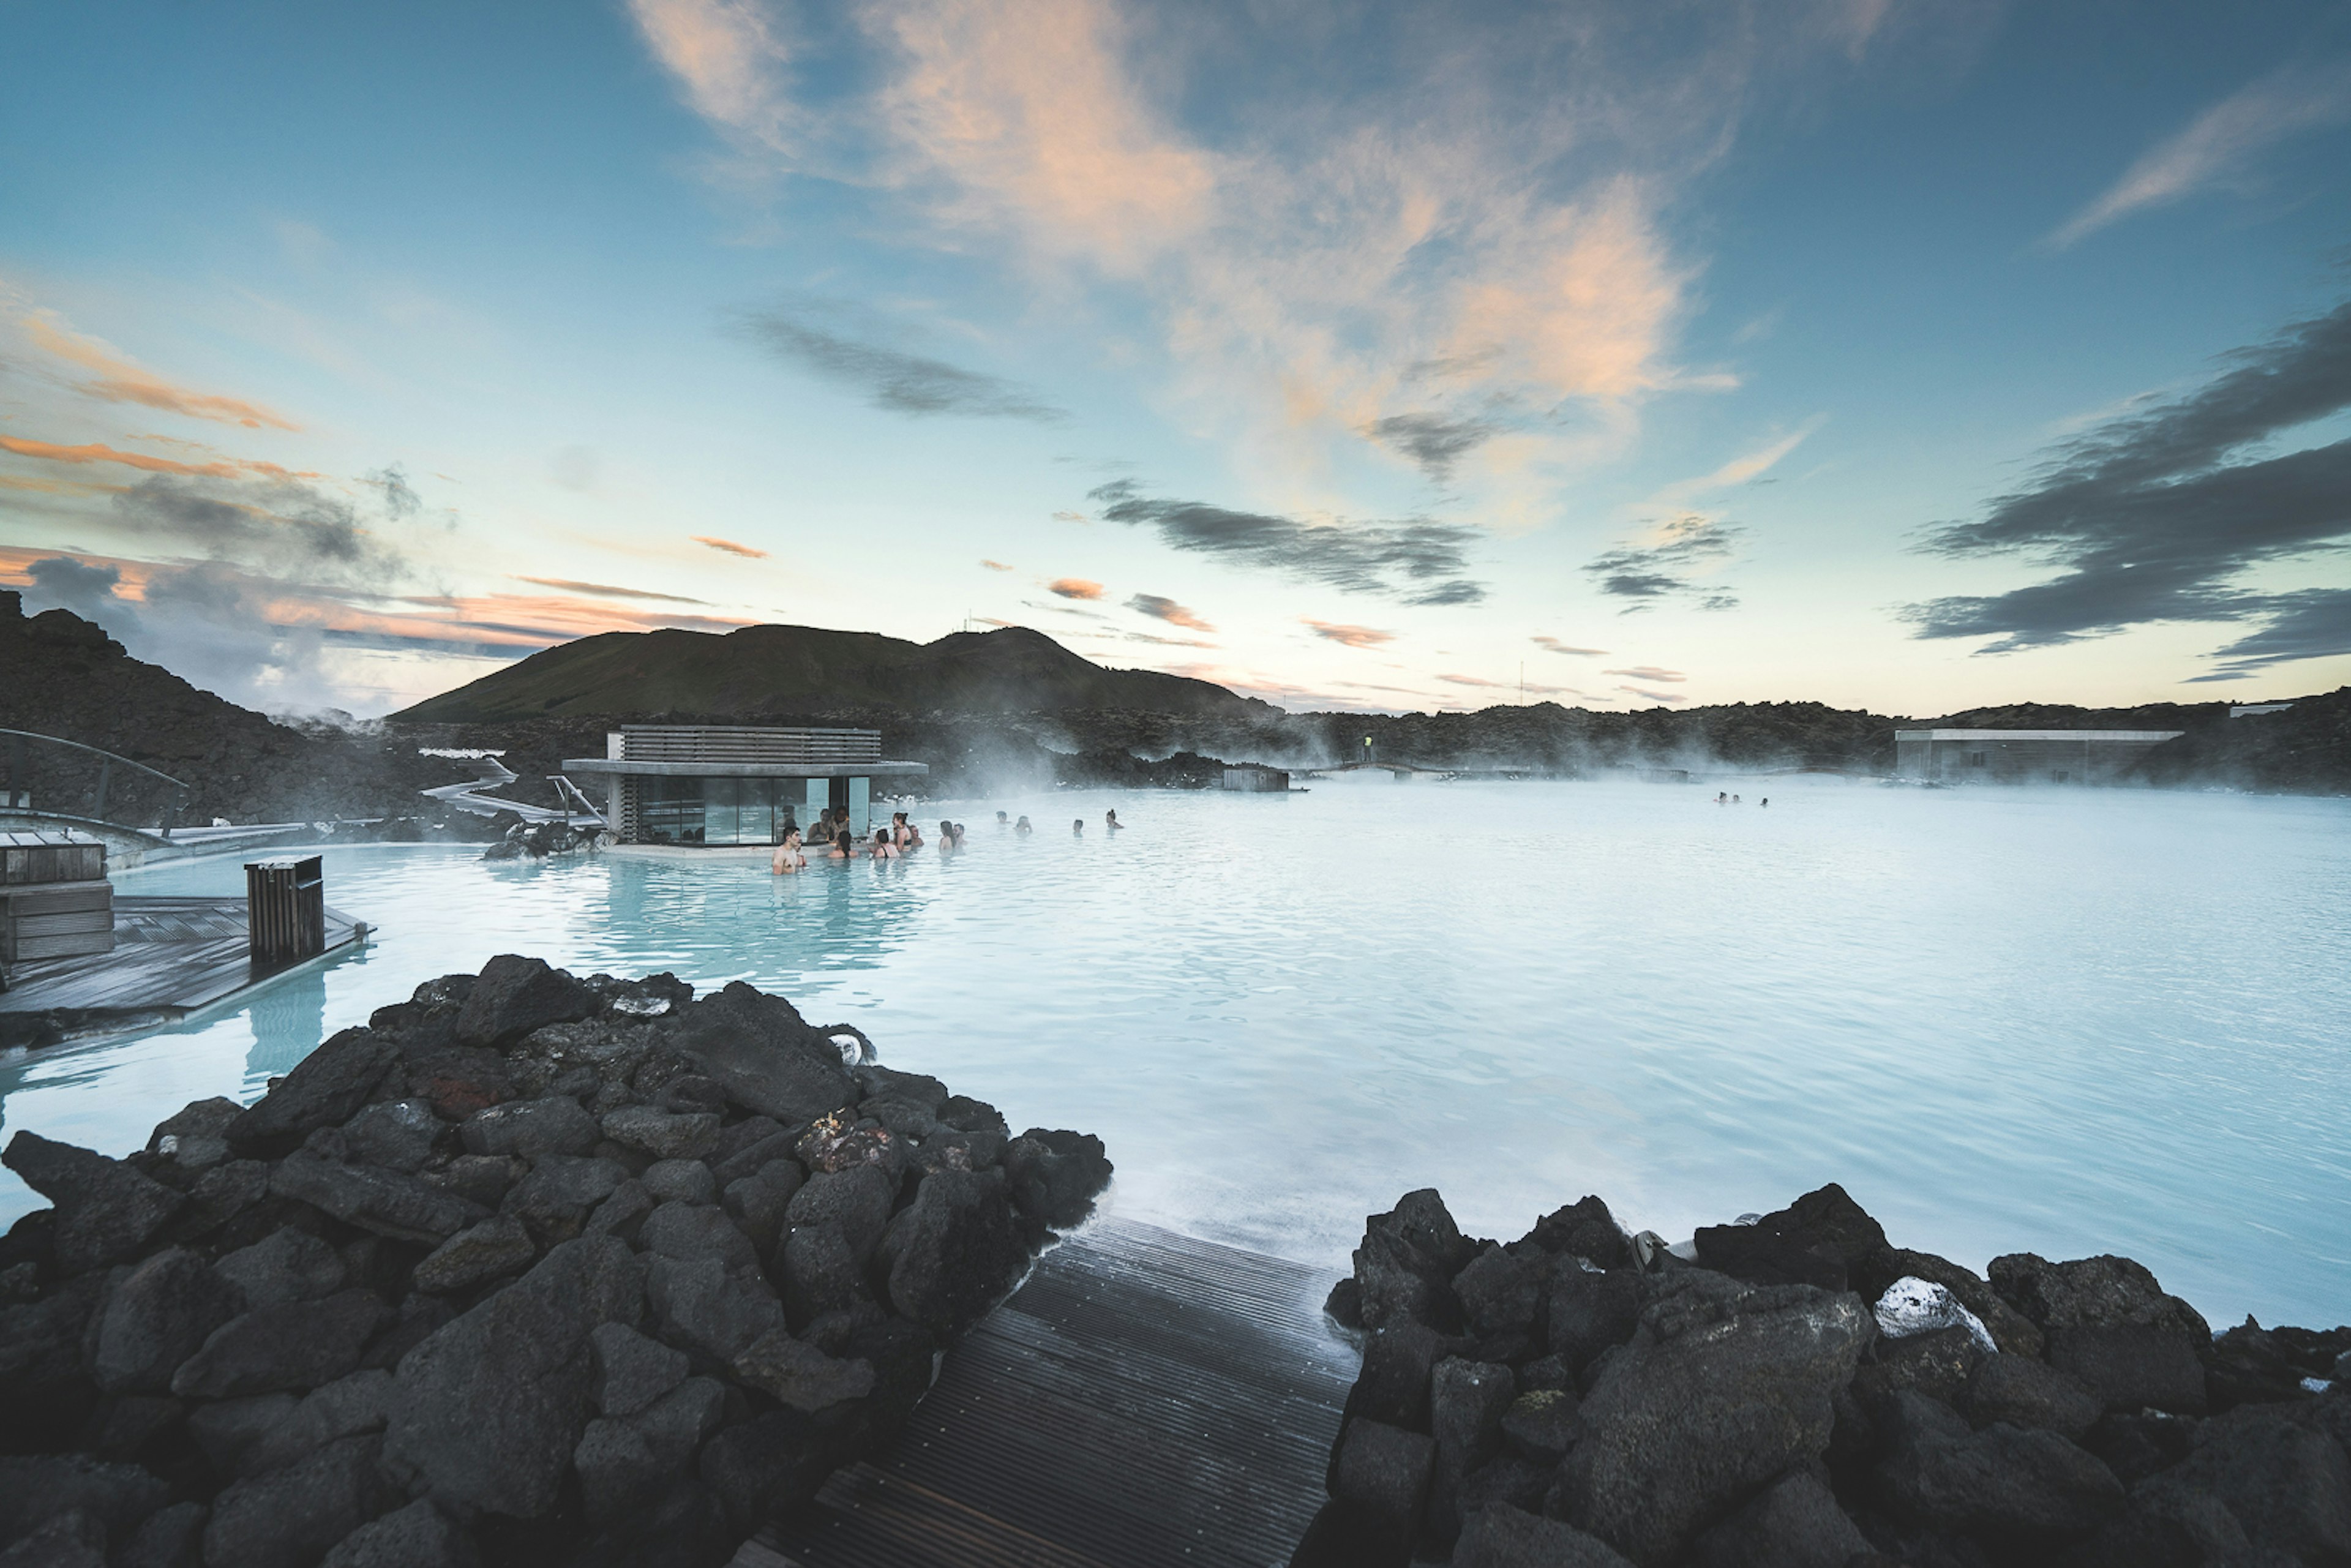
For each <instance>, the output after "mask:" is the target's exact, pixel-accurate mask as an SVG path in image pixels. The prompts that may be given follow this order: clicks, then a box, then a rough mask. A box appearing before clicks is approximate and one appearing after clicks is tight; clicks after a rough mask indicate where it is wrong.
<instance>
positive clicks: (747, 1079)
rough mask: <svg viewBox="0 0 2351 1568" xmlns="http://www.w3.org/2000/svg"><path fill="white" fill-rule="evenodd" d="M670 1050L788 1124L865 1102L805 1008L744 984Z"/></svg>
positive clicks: (673, 1037)
mask: <svg viewBox="0 0 2351 1568" xmlns="http://www.w3.org/2000/svg"><path fill="white" fill-rule="evenodd" d="M669 1044H670V1047H671V1049H673V1050H674V1051H677V1053H678V1054H679V1055H681V1056H683V1057H684V1058H685V1059H686V1060H687V1061H690V1062H692V1063H693V1064H694V1066H695V1070H696V1071H699V1072H701V1073H703V1074H704V1075H705V1076H706V1077H709V1078H712V1079H715V1080H716V1081H717V1082H718V1083H719V1084H720V1085H721V1086H723V1087H724V1088H725V1089H726V1096H727V1098H728V1099H730V1100H732V1101H733V1102H734V1103H736V1104H738V1105H740V1106H742V1107H743V1108H744V1109H746V1110H748V1111H756V1112H758V1113H760V1114H762V1115H767V1116H772V1117H774V1118H775V1119H776V1120H777V1121H778V1123H781V1124H787V1125H789V1124H793V1123H798V1122H812V1121H814V1120H816V1119H817V1118H818V1117H820V1116H823V1115H827V1114H829V1113H832V1112H834V1111H838V1110H841V1109H843V1108H845V1107H847V1106H850V1105H853V1104H855V1103H857V1100H858V1098H859V1095H858V1092H857V1082H856V1080H855V1079H853V1078H852V1077H851V1076H850V1074H849V1070H848V1069H847V1068H845V1067H843V1066H842V1065H841V1052H840V1051H837V1050H836V1049H834V1047H833V1046H832V1044H831V1042H830V1041H829V1040H825V1039H824V1038H823V1037H822V1036H820V1035H819V1034H818V1033H817V1032H816V1031H815V1030H812V1029H810V1027H809V1026H808V1022H807V1020H805V1019H802V1018H801V1017H800V1015H799V1009H796V1008H794V1007H793V1006H792V1004H791V1003H789V1002H788V1001H786V1000H785V999H784V998H781V997H770V996H767V995H764V994H763V993H761V992H759V991H758V990H755V989H754V988H751V987H749V986H747V985H745V984H744V983H743V982H742V981H740V980H737V981H736V982H734V983H733V984H732V985H729V986H728V987H727V988H726V989H725V990H722V991H720V992H718V993H717V994H716V995H715V996H708V997H705V998H702V999H701V1000H700V1001H697V1002H695V1003H694V1004H693V1005H692V1006H691V1007H687V1008H684V1009H681V1010H680V1011H679V1012H678V1014H677V1016H676V1019H675V1021H674V1023H672V1024H671V1025H670V1027H669ZM717 1490H720V1491H721V1493H722V1495H724V1489H717Z"/></svg>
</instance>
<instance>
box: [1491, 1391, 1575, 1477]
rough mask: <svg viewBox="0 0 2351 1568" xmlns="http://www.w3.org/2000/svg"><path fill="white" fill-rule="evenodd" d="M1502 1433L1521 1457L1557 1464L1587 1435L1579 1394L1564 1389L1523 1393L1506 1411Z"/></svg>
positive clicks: (1536, 1462)
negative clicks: (1579, 1414) (1578, 1412)
mask: <svg viewBox="0 0 2351 1568" xmlns="http://www.w3.org/2000/svg"><path fill="white" fill-rule="evenodd" d="M1501 1426H1502V1436H1504V1437H1508V1438H1509V1439H1510V1446H1511V1447H1512V1448H1515V1449H1517V1450H1518V1452H1519V1455H1520V1458H1525V1459H1527V1460H1529V1461H1531V1463H1534V1464H1538V1465H1555V1464H1557V1463H1559V1461H1560V1458H1562V1456H1563V1455H1564V1454H1566V1452H1567V1451H1568V1449H1570V1448H1573V1447H1574V1446H1575V1440H1576V1438H1578V1437H1582V1436H1583V1422H1582V1421H1581V1420H1580V1419H1579V1418H1578V1417H1577V1415H1576V1403H1575V1396H1574V1395H1573V1393H1571V1392H1570V1391H1568V1390H1567V1389H1564V1388H1537V1389H1531V1390H1529V1391H1528V1392H1527V1393H1524V1394H1521V1395H1520V1396H1518V1397H1517V1398H1515V1399H1513V1400H1511V1401H1510V1406H1509V1408H1507V1409H1505V1410H1504V1411H1503V1412H1502V1421H1501Z"/></svg>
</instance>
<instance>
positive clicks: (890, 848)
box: [873, 828, 900, 861]
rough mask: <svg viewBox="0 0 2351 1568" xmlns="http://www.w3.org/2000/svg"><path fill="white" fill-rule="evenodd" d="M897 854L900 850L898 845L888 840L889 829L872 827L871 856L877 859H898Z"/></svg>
mask: <svg viewBox="0 0 2351 1568" xmlns="http://www.w3.org/2000/svg"><path fill="white" fill-rule="evenodd" d="M899 855H900V852H899V849H898V846H897V845H896V844H893V843H892V842H891V841H890V830H889V829H887V828H876V829H874V830H873V858H874V859H875V860H877V861H893V860H896V859H898V858H899Z"/></svg>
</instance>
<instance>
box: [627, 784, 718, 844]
mask: <svg viewBox="0 0 2351 1568" xmlns="http://www.w3.org/2000/svg"><path fill="white" fill-rule="evenodd" d="M703 832H704V817H703V809H702V780H701V779H669V778H661V777H653V778H644V779H638V780H637V834H638V837H639V839H640V840H641V841H643V842H645V843H649V844H698V843H700V842H702V841H703Z"/></svg>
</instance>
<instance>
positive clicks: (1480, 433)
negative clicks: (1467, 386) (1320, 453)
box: [1364, 413, 1502, 484]
mask: <svg viewBox="0 0 2351 1568" xmlns="http://www.w3.org/2000/svg"><path fill="white" fill-rule="evenodd" d="M1501 429H1502V427H1501V426H1500V425H1499V424H1496V423H1494V422H1493V421H1491V420H1485V419H1452V418H1448V417H1447V416H1446V415H1444V414H1441V413H1391V414H1387V415H1385V416H1384V417H1382V418H1379V419H1375V420H1374V421H1372V422H1371V423H1369V424H1367V425H1365V426H1364V434H1366V435H1368V436H1370V437H1371V438H1372V439H1373V440H1374V441H1376V442H1378V443H1379V444H1381V445H1383V446H1385V447H1389V448H1391V449H1392V450H1394V451H1396V452H1400V453H1402V454H1403V455H1405V456H1406V457H1408V458H1410V459H1411V460H1412V461H1413V462H1414V463H1416V464H1417V465H1419V467H1420V471H1421V472H1422V473H1424V474H1426V475H1427V476H1429V477H1430V478H1432V479H1434V480H1436V481H1437V482H1438V483H1439V484H1443V483H1444V482H1445V481H1447V480H1448V479H1450V478H1452V477H1453V467H1454V465H1455V464H1457V463H1458V462H1460V461H1461V459H1462V458H1464V457H1466V456H1468V455H1469V454H1470V453H1472V452H1475V451H1476V450H1477V449H1478V448H1479V447H1480V446H1482V445H1484V444H1486V443H1487V442H1489V441H1490V440H1492V439H1493V438H1494V437H1495V436H1496V435H1498V434H1500V433H1501Z"/></svg>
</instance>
